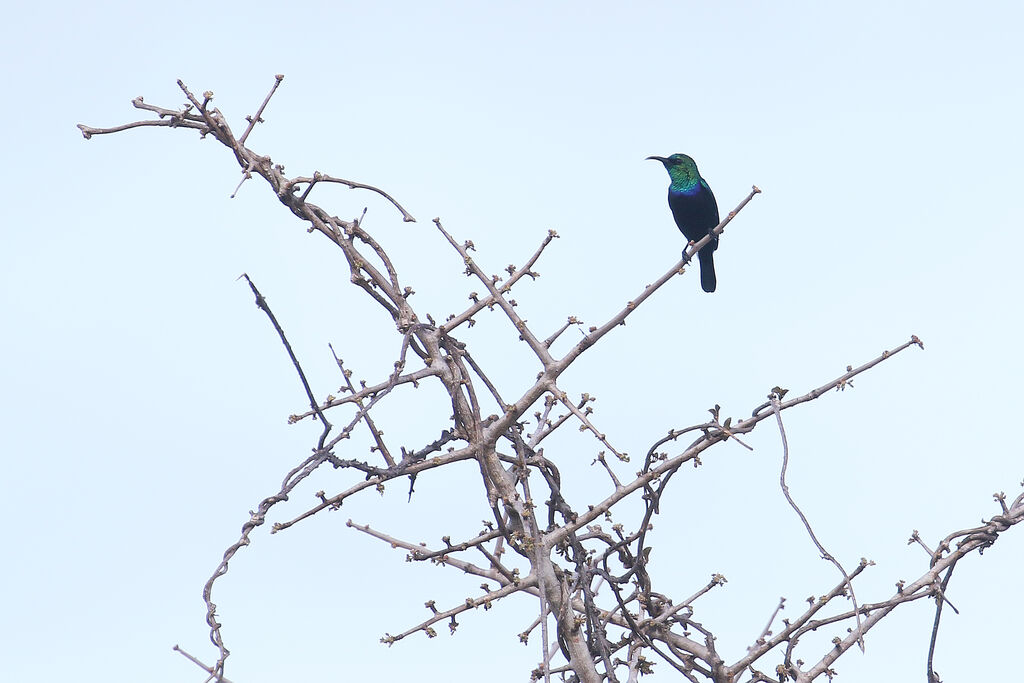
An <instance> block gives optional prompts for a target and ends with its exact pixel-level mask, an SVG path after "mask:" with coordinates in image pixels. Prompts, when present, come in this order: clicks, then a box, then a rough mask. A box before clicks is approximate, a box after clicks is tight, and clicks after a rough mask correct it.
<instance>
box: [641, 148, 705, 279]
mask: <svg viewBox="0 0 1024 683" xmlns="http://www.w3.org/2000/svg"><path fill="white" fill-rule="evenodd" d="M647 159H653V160H655V161H660V162H661V163H662V164H664V165H665V170H666V171H668V175H669V177H670V178H671V179H672V183H671V184H670V185H669V186H668V206H669V208H670V209H672V217H673V218H674V219H675V221H676V226H677V227H678V228H679V232H681V233H683V235H684V236H685V237H686V239H687V240H688V241H689V242H696V241H698V240H700V239H703V237H704V236H705V235H709V234H711V231H712V230H713V229H714V228H715V226H717V225H718V202H716V201H715V195H714V193H713V192H712V191H711V188H710V187H709V186H708V183H707V181H706V180H704V179H703V178H701V177H700V172H699V171H697V164H696V163H695V162H694V160H693V159H691V158H690V157H688V156H686V155H685V154H673V155H672V156H670V157H658V156H650V157H647ZM715 249H718V236H717V235H712V236H711V241H710V242H708V243H707V244H705V245H704V246H703V247H701V249H700V251H698V252H697V260H698V261H699V262H700V288H701V289H703V290H704V291H705V292H713V291H715V286H716V285H717V281H716V280H715V259H714V254H715ZM683 258H686V249H683Z"/></svg>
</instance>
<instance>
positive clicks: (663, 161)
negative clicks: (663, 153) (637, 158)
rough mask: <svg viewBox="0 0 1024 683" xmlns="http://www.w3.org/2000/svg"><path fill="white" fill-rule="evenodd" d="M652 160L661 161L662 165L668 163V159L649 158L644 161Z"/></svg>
mask: <svg viewBox="0 0 1024 683" xmlns="http://www.w3.org/2000/svg"><path fill="white" fill-rule="evenodd" d="M651 159H654V160H655V161H660V162H661V163H665V162H666V161H668V159H666V158H665V157H647V158H646V159H644V161H649V160H651Z"/></svg>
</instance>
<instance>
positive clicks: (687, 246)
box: [683, 240, 693, 266]
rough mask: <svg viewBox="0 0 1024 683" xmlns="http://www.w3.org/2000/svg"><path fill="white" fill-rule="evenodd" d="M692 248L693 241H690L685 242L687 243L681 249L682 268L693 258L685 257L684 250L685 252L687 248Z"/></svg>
mask: <svg viewBox="0 0 1024 683" xmlns="http://www.w3.org/2000/svg"><path fill="white" fill-rule="evenodd" d="M692 246H693V240H690V241H689V242H687V243H686V246H685V247H683V265H684V266H685V265H687V264H689V263H690V261H691V260H692V258H693V257H691V256H687V255H686V250H687V249H689V248H690V247H692Z"/></svg>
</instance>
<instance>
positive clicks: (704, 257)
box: [697, 247, 718, 292]
mask: <svg viewBox="0 0 1024 683" xmlns="http://www.w3.org/2000/svg"><path fill="white" fill-rule="evenodd" d="M697 260H698V261H700V288H701V289H703V290H704V291H705V292H713V291H715V286H716V285H717V284H718V281H717V280H716V279H715V252H713V251H712V250H711V249H708V248H707V247H705V248H704V249H701V250H700V251H698V252H697Z"/></svg>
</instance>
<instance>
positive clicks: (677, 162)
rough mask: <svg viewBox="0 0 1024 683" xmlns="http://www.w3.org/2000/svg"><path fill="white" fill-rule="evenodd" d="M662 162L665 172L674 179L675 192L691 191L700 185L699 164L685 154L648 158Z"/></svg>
mask: <svg viewBox="0 0 1024 683" xmlns="http://www.w3.org/2000/svg"><path fill="white" fill-rule="evenodd" d="M647 158H648V159H654V160H655V161H660V162H661V163H663V164H664V165H665V170H666V171H668V175H669V177H670V178H672V189H673V190H691V189H693V188H694V187H695V186H697V185H699V184H700V173H698V172H697V164H696V162H694V160H693V159H691V158H690V157H688V156H686V155H685V154H673V155H672V156H670V157H647Z"/></svg>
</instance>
